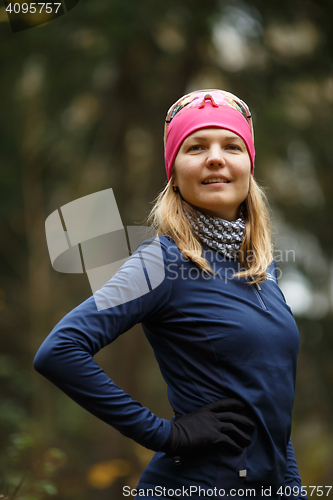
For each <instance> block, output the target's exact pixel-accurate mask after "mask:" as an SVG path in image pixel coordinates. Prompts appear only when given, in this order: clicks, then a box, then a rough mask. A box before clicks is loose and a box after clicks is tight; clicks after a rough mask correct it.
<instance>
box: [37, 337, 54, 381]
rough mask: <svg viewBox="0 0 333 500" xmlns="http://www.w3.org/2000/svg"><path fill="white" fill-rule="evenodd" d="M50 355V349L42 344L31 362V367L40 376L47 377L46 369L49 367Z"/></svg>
mask: <svg viewBox="0 0 333 500" xmlns="http://www.w3.org/2000/svg"><path fill="white" fill-rule="evenodd" d="M51 358H52V353H51V349H50V348H49V347H48V345H47V344H46V343H45V342H44V343H43V344H42V345H41V346H40V348H39V349H38V351H37V354H36V356H35V358H34V361H33V366H34V368H35V370H36V371H37V372H38V373H40V374H41V375H47V373H48V369H49V368H50V365H51Z"/></svg>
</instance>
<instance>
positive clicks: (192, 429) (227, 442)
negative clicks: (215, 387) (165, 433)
mask: <svg viewBox="0 0 333 500" xmlns="http://www.w3.org/2000/svg"><path fill="white" fill-rule="evenodd" d="M244 408H245V405H244V404H243V403H242V402H241V401H239V400H238V399H234V398H227V399H221V400H219V401H216V402H214V403H210V404H208V405H206V406H203V407H202V408H200V409H199V410H195V411H192V412H191V413H188V414H186V415H181V416H176V418H175V420H174V421H173V422H171V432H170V435H169V437H168V440H167V442H166V443H165V445H164V446H163V448H162V450H161V451H163V452H164V453H166V454H167V455H179V454H184V453H190V452H195V451H199V450H202V451H204V450H215V451H217V450H223V449H224V448H228V449H229V450H233V451H235V452H237V453H240V452H241V451H242V449H243V448H244V447H245V446H248V445H249V444H250V442H251V437H250V436H249V434H248V433H251V432H252V431H253V429H254V425H255V424H254V422H253V421H252V420H251V419H250V418H248V417H246V416H244V415H241V414H240V413H235V411H237V410H243V409H244ZM242 429H244V430H245V431H246V432H244V430H242Z"/></svg>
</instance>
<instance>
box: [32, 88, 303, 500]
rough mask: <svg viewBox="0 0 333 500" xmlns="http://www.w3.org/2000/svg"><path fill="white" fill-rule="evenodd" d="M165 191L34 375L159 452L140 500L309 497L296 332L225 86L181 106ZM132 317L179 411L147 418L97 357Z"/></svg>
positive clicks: (171, 134)
mask: <svg viewBox="0 0 333 500" xmlns="http://www.w3.org/2000/svg"><path fill="white" fill-rule="evenodd" d="M164 139H165V163H166V171H167V177H168V184H167V186H166V188H165V189H164V191H163V192H162V193H161V194H160V196H159V197H158V199H157V201H156V204H155V206H154V208H153V210H152V212H151V214H150V218H149V220H150V222H151V223H152V224H153V226H155V227H156V229H157V231H158V237H157V238H156V239H152V240H147V241H146V242H144V243H143V244H142V245H141V246H139V248H138V249H137V250H136V252H135V253H134V254H133V255H132V256H131V257H130V258H129V259H128V260H127V262H126V263H125V264H124V265H123V266H122V267H121V268H120V269H119V271H118V272H117V273H116V275H115V276H114V277H113V278H112V279H111V280H110V281H109V282H108V283H106V285H104V286H103V287H102V289H101V290H99V291H98V292H96V293H95V295H94V297H91V298H89V299H87V300H86V301H85V302H83V303H82V304H81V305H79V306H78V307H76V308H75V309H74V310H73V311H71V312H70V313H69V314H67V316H65V317H64V318H63V319H62V320H61V321H60V322H59V323H58V325H57V326H56V327H55V328H54V329H53V331H52V332H51V334H50V335H49V336H48V337H47V339H46V340H45V341H44V343H43V344H42V346H41V347H40V349H39V351H38V353H37V355H36V358H35V368H36V369H37V370H38V371H39V372H40V373H42V374H43V375H44V376H46V377H47V378H49V379H50V380H51V381H52V382H54V383H55V384H56V385H57V386H58V387H60V388H61V389H62V390H63V391H64V392H66V393H67V394H68V395H69V396H70V397H71V398H73V399H74V400H75V401H77V402H78V403H79V404H80V405H82V406H83V407H84V408H86V409H87V410H89V411H90V412H91V413H93V414H94V415H96V416H97V417H99V418H101V419H102V420H104V421H105V422H107V423H109V424H111V425H112V426H114V427H115V428H117V429H118V430H119V431H120V432H121V433H122V434H124V435H126V436H128V437H131V438H132V439H134V440H135V441H136V442H138V443H140V444H141V445H143V446H146V447H147V448H149V449H152V450H154V451H156V453H155V455H154V457H153V459H152V461H151V462H150V464H149V465H148V467H147V468H146V470H145V471H144V473H143V475H142V477H141V479H140V483H139V485H138V486H137V488H136V491H134V492H133V491H129V490H124V495H125V496H130V495H134V494H137V498H143V497H147V498H161V497H162V498H163V497H165V498H188V497H189V496H191V497H192V498H195V499H199V498H202V496H209V497H211V498H222V497H224V496H232V497H233V498H243V497H244V496H252V497H254V496H255V497H267V496H269V497H270V498H281V496H282V497H287V498H288V497H292V498H306V496H305V491H304V490H303V489H302V485H301V481H300V477H299V473H298V469H297V465H296V460H295V456H294V452H293V447H292V443H291V440H290V432H291V420H292V407H293V400H294V390H295V376H296V361H297V354H298V349H299V334H298V329H297V326H296V323H295V321H294V318H293V316H292V313H291V310H290V308H289V306H288V305H287V304H286V302H285V299H284V296H283V294H282V292H281V290H280V288H279V287H278V284H277V280H276V265H275V261H274V259H273V255H272V244H271V239H270V230H269V217H268V212H267V204H266V199H265V196H264V194H263V192H262V191H261V189H260V188H259V186H258V185H257V183H256V181H255V180H254V176H253V175H254V157H255V149H254V143H253V128H252V120H251V114H250V111H249V109H248V107H247V105H246V104H245V103H244V102H243V101H241V100H240V99H238V98H237V97H236V96H234V95H232V94H230V93H228V92H225V91H222V90H200V91H196V92H192V93H190V94H188V95H186V96H184V97H182V98H181V99H180V100H179V101H177V102H176V103H175V104H174V105H173V106H172V107H171V108H170V110H169V112H168V114H167V119H166V125H165V137H164ZM139 322H141V323H142V326H143V329H144V332H145V334H146V336H147V338H148V340H149V342H150V343H151V345H152V347H153V349H154V353H155V356H156V359H157V361H158V363H159V366H160V369H161V372H162V375H163V377H164V379H165V380H166V382H167V385H168V396H169V401H170V403H171V405H172V407H173V409H174V411H175V414H176V417H175V418H173V420H172V422H169V421H168V420H166V419H161V418H158V417H157V416H155V415H154V414H152V413H151V412H150V411H149V410H148V409H147V408H144V407H142V406H141V405H140V403H138V402H137V401H134V400H132V399H131V397H130V396H129V395H128V394H125V393H124V392H123V391H122V390H121V389H120V388H119V387H117V386H116V385H115V384H114V383H113V382H112V381H111V380H110V379H109V378H108V377H107V376H106V375H105V373H104V372H103V371H102V370H101V369H100V368H99V367H98V365H97V364H96V363H95V361H94V360H93V355H94V354H96V352H98V350H100V349H101V348H102V347H104V346H105V345H107V344H109V343H110V342H112V341H113V340H114V339H115V338H116V337H117V336H118V335H120V334H121V333H123V332H125V331H127V330H128V329H129V328H131V327H132V326H134V325H135V324H136V323H139Z"/></svg>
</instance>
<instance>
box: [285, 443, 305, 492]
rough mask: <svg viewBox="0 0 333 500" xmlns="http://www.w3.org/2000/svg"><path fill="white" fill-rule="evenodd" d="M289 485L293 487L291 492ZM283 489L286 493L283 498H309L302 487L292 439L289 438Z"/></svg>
mask: <svg viewBox="0 0 333 500" xmlns="http://www.w3.org/2000/svg"><path fill="white" fill-rule="evenodd" d="M287 486H288V487H290V488H291V490H290V492H289V488H288V490H287V491H286V487H287ZM283 491H284V492H285V494H284V495H282V498H298V499H305V500H307V496H306V494H305V493H306V492H305V490H303V489H302V482H301V478H300V475H299V472H298V467H297V462H296V458H295V453H294V448H293V445H292V442H291V439H289V443H288V446H287V469H286V473H285V476H284V484H283ZM289 493H290V494H289ZM302 493H303V495H302Z"/></svg>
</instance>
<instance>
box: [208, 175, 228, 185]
mask: <svg viewBox="0 0 333 500" xmlns="http://www.w3.org/2000/svg"><path fill="white" fill-rule="evenodd" d="M213 182H225V183H227V182H230V181H227V180H226V179H222V178H221V177H213V178H212V179H208V180H207V181H203V182H202V184H212V183H213Z"/></svg>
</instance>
